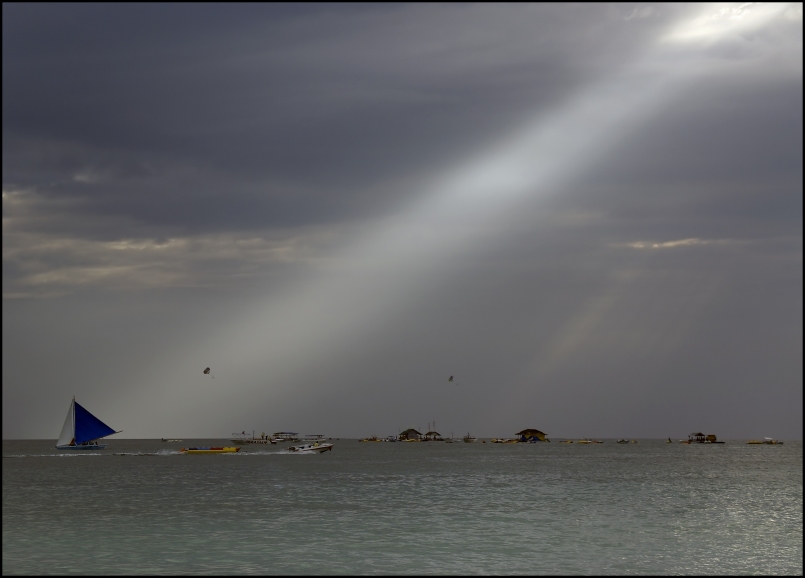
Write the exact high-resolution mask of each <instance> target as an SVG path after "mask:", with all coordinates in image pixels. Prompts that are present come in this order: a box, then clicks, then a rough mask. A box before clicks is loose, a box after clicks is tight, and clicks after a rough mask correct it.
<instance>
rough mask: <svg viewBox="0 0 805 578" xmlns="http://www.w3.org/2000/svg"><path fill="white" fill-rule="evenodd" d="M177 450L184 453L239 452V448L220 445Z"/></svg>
mask: <svg viewBox="0 0 805 578" xmlns="http://www.w3.org/2000/svg"><path fill="white" fill-rule="evenodd" d="M179 451H181V452H182V453H185V454H233V453H235V452H239V451H240V448H220V447H207V448H182V449H181V450H179Z"/></svg>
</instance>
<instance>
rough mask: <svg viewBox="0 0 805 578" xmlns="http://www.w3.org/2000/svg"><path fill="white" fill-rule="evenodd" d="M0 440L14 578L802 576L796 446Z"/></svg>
mask: <svg viewBox="0 0 805 578" xmlns="http://www.w3.org/2000/svg"><path fill="white" fill-rule="evenodd" d="M225 442H226V440H184V443H162V442H160V441H152V440H114V439H112V440H111V441H109V446H108V447H107V449H106V450H103V451H99V452H90V453H87V454H64V453H62V452H59V453H58V454H57V452H56V450H55V449H54V448H53V445H54V442H53V441H52V440H49V441H4V442H3V458H4V460H3V567H2V570H3V574H155V573H158V574H799V575H801V574H802V573H803V553H802V506H803V504H802V496H803V489H802V472H803V469H802V443H801V442H786V444H785V445H782V446H751V445H746V444H744V443H743V442H742V441H733V442H729V441H728V442H727V443H726V444H724V445H691V446H686V445H679V444H666V443H664V442H661V441H660V440H641V441H640V443H638V444H629V445H618V444H615V443H614V441H613V440H607V441H606V443H604V444H602V445H576V444H572V445H570V444H568V445H565V444H558V443H555V442H554V443H550V444H548V443H545V444H515V445H498V444H489V443H487V444H481V443H480V442H479V443H477V444H464V443H456V444H445V443H439V442H431V443H419V444H410V443H409V444H406V443H359V442H357V441H356V440H338V441H335V442H334V443H335V447H334V449H333V451H332V452H328V453H325V454H321V455H318V454H317V455H294V454H288V453H287V452H284V451H283V446H282V445H277V446H246V447H245V448H244V449H243V450H241V452H240V453H239V454H235V455H182V454H179V453H178V450H179V448H181V447H183V446H188V445H222V444H224V443H225Z"/></svg>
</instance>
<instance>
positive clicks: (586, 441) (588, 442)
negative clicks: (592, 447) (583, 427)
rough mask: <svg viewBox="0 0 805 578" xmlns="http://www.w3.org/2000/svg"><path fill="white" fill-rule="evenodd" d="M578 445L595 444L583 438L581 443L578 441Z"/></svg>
mask: <svg viewBox="0 0 805 578" xmlns="http://www.w3.org/2000/svg"><path fill="white" fill-rule="evenodd" d="M576 443H579V444H591V443H593V442H591V441H590V440H588V439H587V438H581V439H580V440H579V441H577V442H576Z"/></svg>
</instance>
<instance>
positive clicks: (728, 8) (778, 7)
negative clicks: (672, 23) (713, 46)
mask: <svg viewBox="0 0 805 578" xmlns="http://www.w3.org/2000/svg"><path fill="white" fill-rule="evenodd" d="M793 7H794V6H793V5H792V4H787V3H786V4H762V3H756V2H742V3H725V4H716V5H709V6H708V7H707V8H705V9H704V10H703V11H702V12H701V13H700V15H699V16H698V17H696V18H695V19H693V20H692V21H689V22H685V23H683V24H681V25H680V26H678V27H677V28H675V29H674V30H672V31H671V32H670V34H668V36H666V37H665V40H666V41H668V42H674V43H699V44H709V43H712V42H717V41H719V40H721V39H722V38H724V37H725V36H727V35H730V34H740V33H744V32H747V31H749V30H752V29H755V28H760V27H761V26H764V25H765V24H767V23H768V22H769V21H770V20H772V19H773V18H775V17H777V16H778V15H780V14H784V15H785V16H786V17H787V18H790V16H788V13H789V11H790V9H791V8H793ZM800 14H801V8H800Z"/></svg>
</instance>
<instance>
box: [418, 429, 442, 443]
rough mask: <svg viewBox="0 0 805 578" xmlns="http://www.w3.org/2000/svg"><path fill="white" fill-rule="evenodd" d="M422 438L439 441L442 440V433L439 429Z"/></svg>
mask: <svg viewBox="0 0 805 578" xmlns="http://www.w3.org/2000/svg"><path fill="white" fill-rule="evenodd" d="M422 439H425V440H428V441H432V442H437V441H441V440H442V434H440V433H439V432H437V431H429V432H428V433H426V434H425V435H423V436H422Z"/></svg>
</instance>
